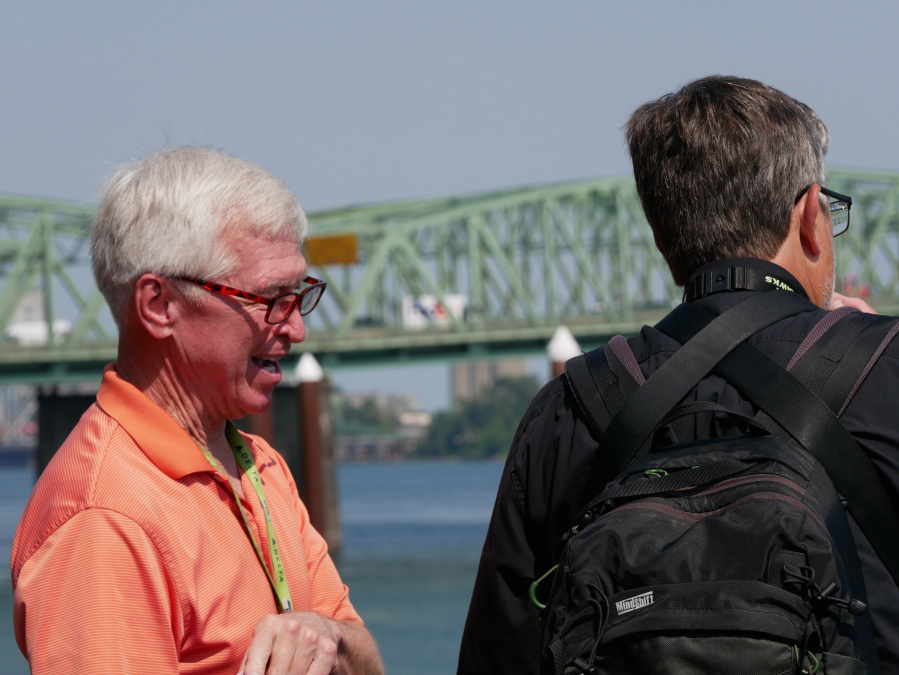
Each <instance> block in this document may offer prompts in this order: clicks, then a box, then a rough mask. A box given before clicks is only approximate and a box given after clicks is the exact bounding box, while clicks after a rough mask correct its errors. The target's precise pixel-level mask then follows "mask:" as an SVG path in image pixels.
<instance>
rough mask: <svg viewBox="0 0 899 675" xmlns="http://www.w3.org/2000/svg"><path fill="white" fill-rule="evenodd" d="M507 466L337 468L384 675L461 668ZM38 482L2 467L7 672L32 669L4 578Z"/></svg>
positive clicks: (351, 569) (0, 607) (0, 644)
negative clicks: (480, 565) (474, 591)
mask: <svg viewBox="0 0 899 675" xmlns="http://www.w3.org/2000/svg"><path fill="white" fill-rule="evenodd" d="M501 472H502V465H501V464H498V463H485V462H458V463H450V462H407V463H398V464H387V463H382V464H377V463H372V464H343V465H340V467H339V469H338V486H339V494H340V510H341V521H342V523H343V536H344V547H343V551H342V553H341V555H340V557H339V558H338V559H337V565H338V568H339V569H340V573H341V575H342V577H343V579H344V582H345V583H346V584H347V585H348V586H349V587H350V599H351V600H352V602H353V604H354V605H355V607H356V609H357V610H358V611H359V613H360V614H361V615H362V618H363V620H365V622H366V625H367V626H368V628H369V630H371V632H372V634H373V635H374V636H375V639H376V640H377V641H378V645H379V647H380V649H381V654H382V656H383V657H384V663H385V665H386V667H387V672H388V675H413V674H414V675H444V674H450V673H454V672H455V670H456V659H457V657H458V650H459V640H460V638H461V636H462V626H463V623H464V621H465V614H466V612H467V611H468V601H469V598H470V596H471V588H472V585H473V583H474V574H475V570H476V569H477V559H478V556H479V554H480V549H481V545H482V544H483V541H484V534H485V532H486V529H487V521H488V520H489V518H490V511H491V509H492V508H493V500H494V497H495V495H496V487H497V485H498V484H499V478H500V474H501ZM33 485H34V477H33V472H32V470H31V469H23V468H15V469H2V470H0V576H2V577H3V578H2V579H0V663H2V664H3V667H2V671H3V673H4V675H20V674H21V675H27V673H28V664H27V662H26V661H25V659H24V658H23V657H22V655H21V653H20V652H19V650H18V647H17V646H16V642H15V637H14V634H13V626H12V592H11V590H10V584H9V576H8V575H9V556H10V551H11V549H12V539H13V535H14V533H15V527H16V523H17V522H18V520H19V516H20V515H21V513H22V510H23V509H24V508H25V502H26V501H27V499H28V495H29V494H30V492H31V488H32V487H33ZM4 575H5V576H4Z"/></svg>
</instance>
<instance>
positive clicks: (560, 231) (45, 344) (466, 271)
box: [0, 169, 899, 384]
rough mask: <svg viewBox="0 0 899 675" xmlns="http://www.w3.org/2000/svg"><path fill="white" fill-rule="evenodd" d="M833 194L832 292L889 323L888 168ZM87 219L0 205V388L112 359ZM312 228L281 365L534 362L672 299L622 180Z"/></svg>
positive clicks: (894, 296) (896, 191) (600, 338)
mask: <svg viewBox="0 0 899 675" xmlns="http://www.w3.org/2000/svg"><path fill="white" fill-rule="evenodd" d="M829 186H830V187H832V188H833V189H835V190H838V191H839V192H844V193H847V194H850V195H852V197H853V206H852V225H851V227H850V229H849V231H848V232H847V233H846V234H845V235H843V236H841V237H840V238H838V239H837V240H836V243H837V272H838V275H837V278H838V289H840V288H842V289H844V290H847V291H849V292H853V291H856V289H858V288H865V289H867V290H869V291H870V300H871V302H872V304H874V305H875V306H876V307H878V308H879V309H880V310H881V311H884V312H888V313H899V174H892V173H876V172H865V171H851V170H841V169H833V170H832V171H831V172H830V176H829ZM93 210H94V209H93V207H92V206H87V205H79V204H74V203H70V202H62V201H58V200H52V199H37V198H27V197H15V196H0V336H3V338H2V342H0V384H25V383H31V384H52V383H62V382H76V381H82V380H88V379H96V378H97V377H98V376H99V373H100V370H101V368H102V366H103V365H104V364H105V363H107V362H109V361H112V360H114V358H115V354H116V334H115V327H114V325H113V323H112V321H111V319H110V317H109V311H108V309H107V308H106V305H105V303H104V301H103V299H102V297H101V296H100V294H99V292H98V291H97V290H96V288H95V286H94V284H93V280H92V278H91V276H90V271H89V264H88V242H87V236H88V232H89V229H90V223H91V218H92V216H93ZM309 219H310V232H311V235H312V236H311V238H310V240H309V241H308V243H307V256H308V257H309V259H310V263H311V265H310V274H311V275H313V276H316V277H320V278H323V279H325V280H327V281H328V284H329V286H328V292H327V293H326V294H325V296H324V299H323V300H322V303H321V305H320V306H319V308H318V309H317V310H316V311H315V312H314V313H313V314H312V315H310V316H309V317H307V319H308V321H307V327H308V332H307V338H306V341H305V342H303V343H302V344H300V345H296V346H295V347H294V350H293V352H292V353H291V356H292V357H293V358H294V359H295V358H297V357H298V356H299V354H300V353H302V352H303V351H310V352H312V353H314V354H315V355H316V357H318V358H319V359H320V360H321V361H322V362H323V363H324V364H325V365H327V366H330V367H341V366H349V365H363V364H375V363H385V364H386V363H397V362H402V361H412V360H449V359H464V358H490V357H492V356H507V355H517V354H527V353H535V352H537V351H538V350H542V349H543V348H544V347H545V345H546V343H547V341H548V340H549V338H550V336H551V335H552V333H553V331H554V330H555V328H556V327H557V326H559V325H560V324H564V325H567V326H568V327H569V328H570V329H571V331H572V333H573V334H574V335H575V337H576V338H577V339H578V340H579V341H580V343H581V345H582V346H583V347H584V348H588V347H592V346H595V345H599V344H602V343H603V342H605V341H607V340H608V339H609V337H611V336H613V335H616V334H619V333H633V332H636V331H638V330H639V329H640V327H641V326H642V325H644V324H647V323H650V324H651V323H654V322H655V321H657V320H658V319H659V318H660V317H661V316H662V315H663V314H664V313H665V312H667V311H668V309H670V308H671V307H672V306H673V305H675V304H676V303H677V302H679V300H680V289H678V288H676V287H675V286H674V285H673V283H672V282H671V280H670V277H669V275H668V271H667V268H666V266H665V264H664V262H663V261H662V259H661V256H660V255H659V254H658V252H657V251H656V249H655V246H654V244H653V238H652V233H651V231H650V230H649V227H648V225H647V224H646V221H645V219H644V217H643V212H642V209H641V207H640V203H639V200H638V199H637V195H636V190H635V188H634V184H633V180H632V179H631V178H630V177H627V178H611V179H602V180H587V181H580V182H573V183H564V184H558V185H549V186H540V187H533V188H523V189H517V190H508V191H503V192H494V193H489V194H479V195H472V196H464V197H449V198H440V199H422V200H413V201H406V202H396V203H389V204H379V205H374V206H362V207H354V208H345V209H339V210H333V211H325V212H320V213H314V214H310V218H309ZM25 310H30V311H31V312H32V314H33V315H35V316H37V317H38V318H37V319H32V320H31V321H30V322H29V321H28V320H27V317H26V318H25V319H23V316H24V314H23V313H24V312H25ZM286 365H287V366H288V367H289V363H288V364H286Z"/></svg>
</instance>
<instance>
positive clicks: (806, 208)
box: [793, 185, 831, 259]
mask: <svg viewBox="0 0 899 675" xmlns="http://www.w3.org/2000/svg"><path fill="white" fill-rule="evenodd" d="M820 194H821V186H820V185H812V186H811V187H810V188H809V189H808V190H806V192H805V194H804V195H802V197H800V199H799V202H797V204H796V206H795V207H794V209H793V214H794V217H795V216H798V218H799V242H800V243H801V244H802V251H803V252H804V253H805V254H806V256H808V257H809V258H812V259H817V258H818V256H819V255H821V251H822V250H823V247H824V239H823V237H824V236H825V235H827V236H831V234H830V232H825V230H826V229H827V228H826V227H825V225H826V219H825V218H819V216H823V212H822V210H821V200H820V198H819V196H820Z"/></svg>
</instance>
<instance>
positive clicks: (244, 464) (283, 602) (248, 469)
mask: <svg viewBox="0 0 899 675" xmlns="http://www.w3.org/2000/svg"><path fill="white" fill-rule="evenodd" d="M225 437H226V438H227V439H228V445H230V446H231V451H232V452H233V453H234V459H236V460H237V465H238V466H239V467H240V468H241V469H242V470H243V472H244V473H245V474H247V476H248V477H249V479H250V483H252V485H253V489H254V490H255V491H256V496H257V497H258V498H259V503H260V504H262V510H263V512H264V513H265V527H266V529H267V530H268V550H269V553H270V554H271V556H272V566H273V567H274V568H275V575H274V576H272V573H271V572H270V571H269V569H268V565H266V564H265V558H263V557H262V549H261V548H259V543H258V542H257V541H256V537H255V536H253V530H252V528H251V527H250V521H249V519H248V518H247V512H246V511H245V510H244V508H243V504H242V503H241V501H240V496H239V495H238V494H237V490H235V489H234V486H233V485H231V481H230V480H228V476H227V475H226V474H225V472H224V470H223V469H222V467H220V466H219V465H218V462H216V461H215V459H214V458H213V457H212V455H210V454H209V452H208V451H207V450H206V448H204V447H203V446H200V450H202V451H203V454H204V455H205V456H206V459H207V460H209V463H210V464H212V466H214V467H215V469H216V471H218V472H219V473H220V474H221V475H222V477H223V478H224V479H225V482H226V483H228V486H229V487H230V488H231V493H232V494H233V495H234V501H236V502H237V508H239V509H240V515H241V516H243V522H244V524H246V526H247V534H249V535H250V541H252V542H253V548H254V549H256V555H257V556H259V562H260V563H262V569H264V570H265V575H266V576H267V577H268V581H269V583H270V584H271V586H272V591H273V592H274V594H275V599H276V600H277V603H278V611H279V612H290V611H293V603H292V602H291V601H290V589H289V588H288V586H287V577H286V575H285V574H284V565H283V564H282V563H281V554H280V553H279V552H278V542H276V541H275V528H274V526H273V525H272V516H271V514H270V513H269V511H268V503H267V502H266V501H265V492H264V491H263V489H262V479H261V478H260V477H259V471H258V470H257V469H256V462H254V461H253V455H251V454H250V451H249V450H247V444H246V441H244V439H243V436H241V435H240V432H239V431H238V430H237V427H235V426H234V425H233V424H231V421H230V420H229V421H228V422H226V423H225ZM198 445H199V444H198Z"/></svg>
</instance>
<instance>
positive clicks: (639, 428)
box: [588, 292, 808, 489]
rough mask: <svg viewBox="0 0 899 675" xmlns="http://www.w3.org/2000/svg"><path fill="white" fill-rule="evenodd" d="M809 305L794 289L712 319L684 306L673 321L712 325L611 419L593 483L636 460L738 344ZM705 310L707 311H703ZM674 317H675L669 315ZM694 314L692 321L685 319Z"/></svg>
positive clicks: (597, 484)
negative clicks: (704, 318)
mask: <svg viewBox="0 0 899 675" xmlns="http://www.w3.org/2000/svg"><path fill="white" fill-rule="evenodd" d="M807 306H808V303H807V301H806V300H805V299H803V298H801V297H800V296H796V295H794V294H793V293H781V292H774V293H773V295H772V294H771V293H759V294H758V295H756V296H754V297H752V298H749V299H748V300H745V301H743V302H741V303H740V304H739V305H737V306H736V307H733V308H732V309H730V310H728V311H727V312H725V313H724V314H722V315H721V316H720V317H718V318H717V319H715V320H714V321H712V319H713V317H712V316H711V315H709V314H708V313H707V312H704V311H703V310H701V309H699V308H697V307H693V306H692V305H689V304H684V305H681V307H682V308H683V309H680V308H679V309H680V311H679V316H677V317H675V318H674V319H673V320H672V321H671V322H670V323H671V324H683V325H684V326H685V327H686V329H687V330H690V331H692V329H693V327H692V326H690V325H687V324H688V323H689V324H693V323H695V318H696V317H700V320H701V317H702V315H703V314H704V315H706V316H708V323H707V325H705V326H704V327H702V329H701V330H700V331H699V332H698V333H697V334H696V336H695V337H694V338H693V339H692V340H690V341H689V342H687V343H686V344H684V345H683V346H682V347H681V348H680V349H679V350H678V351H677V352H676V353H675V354H674V355H673V356H671V357H670V358H669V359H668V360H667V361H666V362H665V363H664V364H663V365H662V366H661V368H659V369H658V370H657V371H656V372H655V373H653V374H652V376H651V377H650V378H649V379H648V380H646V383H645V384H643V386H641V387H640V388H639V389H637V390H636V391H635V392H634V394H633V396H631V397H630V398H629V399H628V400H627V401H626V402H625V404H624V405H623V406H622V407H621V409H620V410H619V411H618V414H617V415H615V416H614V418H613V419H612V421H611V422H610V423H609V426H608V428H607V429H606V432H605V433H604V434H603V437H602V439H601V455H600V456H601V460H602V461H601V462H594V468H595V469H596V470H595V472H594V471H593V470H591V479H590V480H588V486H590V487H592V488H594V489H595V488H597V487H601V486H602V485H603V484H604V481H603V478H605V480H608V479H611V478H613V477H614V476H617V475H618V474H619V473H620V472H621V471H622V470H624V468H625V467H626V466H627V465H628V464H630V463H631V461H632V460H633V459H634V458H635V456H636V454H637V452H638V451H639V449H640V448H641V447H643V443H644V441H645V440H646V439H647V438H648V437H649V435H650V434H651V433H652V431H653V429H655V427H656V425H657V424H658V423H659V421H660V420H662V419H663V418H664V417H665V415H667V414H668V413H669V412H670V411H671V409H672V408H674V406H676V405H677V404H678V403H679V402H680V401H681V400H682V399H683V398H684V397H685V396H686V395H687V394H688V393H689V392H690V390H691V389H693V387H695V386H696V385H697V384H698V383H699V381H700V380H702V379H703V378H704V377H706V376H707V375H708V374H709V373H710V372H711V370H712V369H713V368H715V366H716V365H717V364H718V363H719V362H720V361H721V360H722V359H723V358H724V357H725V356H727V355H728V354H729V353H730V352H731V351H733V350H734V349H735V348H736V347H738V346H740V345H741V344H743V343H744V342H745V341H746V340H747V339H749V338H750V337H752V335H754V334H755V333H757V332H758V331H759V330H761V329H762V328H764V327H765V326H769V325H771V324H773V323H776V322H777V321H780V320H781V319H784V318H786V317H788V316H794V315H796V314H799V313H801V312H803V311H806V310H807ZM697 312H700V313H701V314H697ZM669 316H670V315H669ZM685 317H690V319H691V321H690V322H687V321H684V320H683V319H684V318H685Z"/></svg>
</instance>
